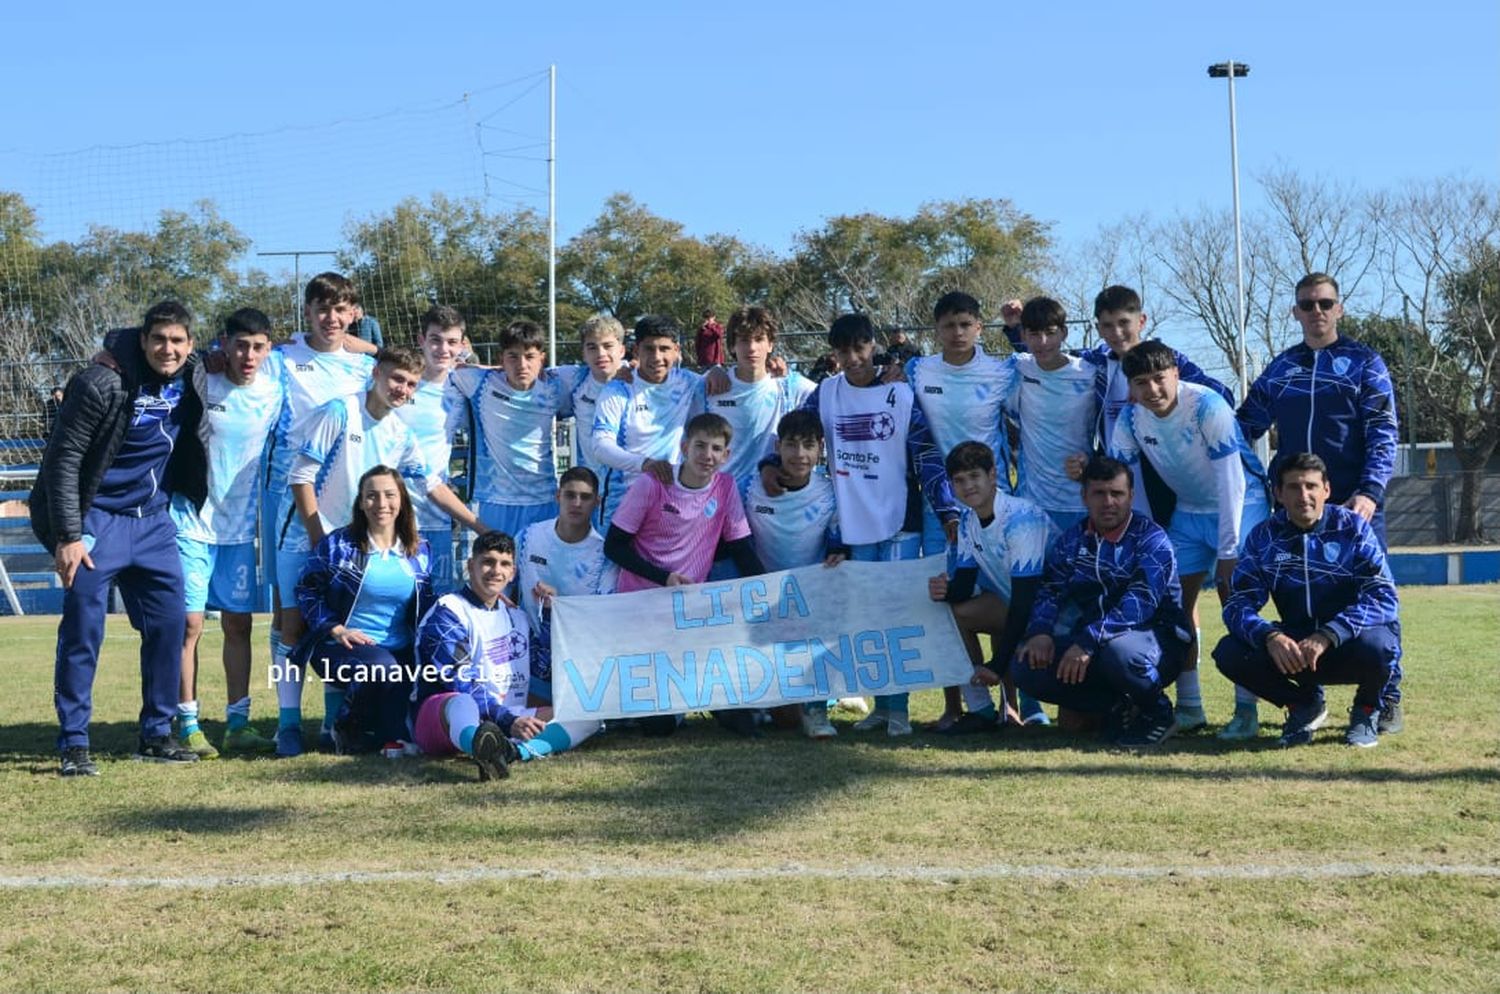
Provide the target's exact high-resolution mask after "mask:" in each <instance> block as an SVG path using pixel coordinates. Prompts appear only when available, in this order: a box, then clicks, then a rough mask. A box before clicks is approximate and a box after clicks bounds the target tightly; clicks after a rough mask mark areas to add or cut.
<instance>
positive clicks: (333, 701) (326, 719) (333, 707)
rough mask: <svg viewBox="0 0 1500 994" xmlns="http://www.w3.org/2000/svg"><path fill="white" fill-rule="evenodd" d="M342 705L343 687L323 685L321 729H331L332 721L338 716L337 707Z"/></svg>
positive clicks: (326, 730)
mask: <svg viewBox="0 0 1500 994" xmlns="http://www.w3.org/2000/svg"><path fill="white" fill-rule="evenodd" d="M343 706H344V689H343V688H342V687H330V686H328V685H326V684H325V685H324V686H323V730H324V731H325V732H331V731H333V721H334V719H335V718H337V717H338V716H339V708H341V707H343Z"/></svg>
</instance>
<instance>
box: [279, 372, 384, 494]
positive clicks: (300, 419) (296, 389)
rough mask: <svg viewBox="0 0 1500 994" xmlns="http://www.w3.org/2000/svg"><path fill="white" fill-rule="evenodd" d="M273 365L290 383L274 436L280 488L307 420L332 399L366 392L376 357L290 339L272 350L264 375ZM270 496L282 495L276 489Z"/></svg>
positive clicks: (290, 465) (284, 380)
mask: <svg viewBox="0 0 1500 994" xmlns="http://www.w3.org/2000/svg"><path fill="white" fill-rule="evenodd" d="M272 365H278V366H280V367H281V369H280V370H279V372H280V374H281V379H282V381H283V382H284V384H285V386H286V404H285V406H284V407H283V408H282V411H281V417H280V418H279V419H277V422H276V431H275V434H274V435H273V436H272V439H271V452H270V467H269V471H268V475H267V479H268V480H269V481H270V482H271V484H272V485H273V486H275V487H279V486H280V485H282V484H284V483H285V481H286V478H287V473H288V471H289V470H290V469H291V467H292V460H293V459H294V458H295V457H296V454H297V450H298V448H299V447H300V441H301V435H302V431H303V429H304V428H305V426H306V422H307V420H308V419H309V418H311V417H312V415H313V414H314V412H316V411H317V410H318V409H319V408H320V407H322V406H323V405H324V404H327V403H328V402H329V401H331V400H335V399H337V398H339V397H343V396H346V395H348V394H351V393H358V392H362V391H363V390H364V389H365V387H366V386H368V384H369V382H370V373H371V371H372V370H373V369H374V368H375V357H374V356H370V355H363V354H361V353H358V352H345V351H344V350H342V349H340V350H338V351H337V352H317V351H314V350H313V349H311V348H308V346H307V345H306V344H302V343H297V342H286V343H283V344H281V345H278V346H276V347H275V348H274V349H272V350H271V357H270V358H269V359H267V360H266V362H265V364H264V366H263V367H262V375H265V367H266V366H272ZM272 375H275V374H272ZM270 495H271V496H272V497H273V498H276V497H278V496H279V495H278V494H277V493H276V492H275V491H274V490H273V491H272V492H271V494H270Z"/></svg>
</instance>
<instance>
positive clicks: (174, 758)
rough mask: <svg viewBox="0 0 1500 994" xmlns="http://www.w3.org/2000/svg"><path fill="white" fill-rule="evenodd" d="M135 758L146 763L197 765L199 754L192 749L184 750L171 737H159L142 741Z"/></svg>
mask: <svg viewBox="0 0 1500 994" xmlns="http://www.w3.org/2000/svg"><path fill="white" fill-rule="evenodd" d="M135 758H136V759H138V760H140V761H141V762H144V763H196V762H198V754H197V753H196V752H194V751H193V750H191V749H184V748H183V747H182V744H181V743H180V742H178V741H177V740H176V739H174V738H172V736H170V735H158V736H156V737H155V738H150V739H145V738H143V739H141V743H140V746H139V747H138V748H137V749H136V750H135Z"/></svg>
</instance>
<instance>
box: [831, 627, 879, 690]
mask: <svg viewBox="0 0 1500 994" xmlns="http://www.w3.org/2000/svg"><path fill="white" fill-rule="evenodd" d="M839 641H840V642H843V639H839ZM884 643H885V638H884V636H883V635H882V633H880V632H878V631H875V630H874V629H870V628H866V629H865V630H864V631H862V632H859V633H857V634H856V635H855V636H854V652H855V655H856V656H858V657H859V663H860V666H862V667H865V672H866V673H867V674H868V677H867V678H866V680H865V686H866V687H883V686H885V683H886V681H887V680H889V679H890V678H891V671H890V660H888V659H887V658H886V655H885V644H884Z"/></svg>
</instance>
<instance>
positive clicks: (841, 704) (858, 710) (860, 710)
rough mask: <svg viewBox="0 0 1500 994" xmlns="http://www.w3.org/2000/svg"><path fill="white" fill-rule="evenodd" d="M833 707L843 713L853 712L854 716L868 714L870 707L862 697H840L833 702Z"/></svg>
mask: <svg viewBox="0 0 1500 994" xmlns="http://www.w3.org/2000/svg"><path fill="white" fill-rule="evenodd" d="M834 706H835V707H837V708H840V709H842V710H844V711H853V712H854V713H855V714H869V713H870V705H869V704H868V703H867V702H866V701H865V699H864V698H863V697H840V698H839V699H838V700H837V701H835V702H834Z"/></svg>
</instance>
